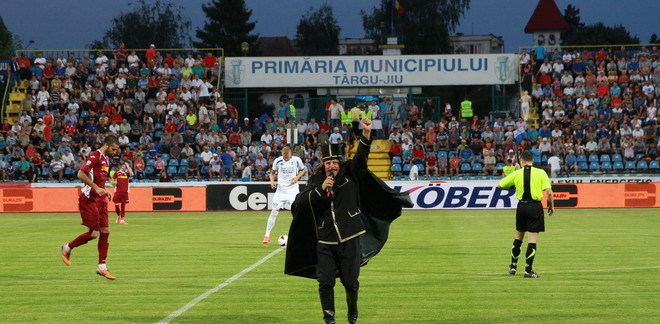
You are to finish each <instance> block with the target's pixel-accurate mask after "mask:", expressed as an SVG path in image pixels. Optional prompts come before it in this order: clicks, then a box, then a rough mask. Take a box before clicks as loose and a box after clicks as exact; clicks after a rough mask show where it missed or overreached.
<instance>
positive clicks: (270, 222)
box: [266, 209, 279, 236]
mask: <svg viewBox="0 0 660 324" xmlns="http://www.w3.org/2000/svg"><path fill="white" fill-rule="evenodd" d="M278 213H279V211H278V210H277V209H273V210H272V211H271V212H270V216H268V223H267V224H266V236H270V231H272V230H273V227H275V220H277V214H278Z"/></svg>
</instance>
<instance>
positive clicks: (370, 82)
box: [225, 53, 518, 88]
mask: <svg viewBox="0 0 660 324" xmlns="http://www.w3.org/2000/svg"><path fill="white" fill-rule="evenodd" d="M225 73H226V77H225V87H228V88H254V87H266V88H270V87H278V88H282V87H366V86H371V87H387V86H436V85H480V84H513V83H514V82H515V81H516V80H517V78H518V59H517V57H516V55H515V54H505V53H502V54H469V55H398V56H311V57H303V56H291V57H227V58H225Z"/></svg>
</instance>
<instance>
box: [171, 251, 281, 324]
mask: <svg viewBox="0 0 660 324" xmlns="http://www.w3.org/2000/svg"><path fill="white" fill-rule="evenodd" d="M282 250H284V247H281V248H279V249H277V250H275V251H273V252H271V253H270V254H268V255H267V256H265V257H263V259H261V260H259V261H257V262H256V263H255V264H253V265H251V266H249V267H247V268H245V269H243V271H241V272H239V273H237V274H235V275H234V276H233V277H231V278H229V279H227V280H225V282H223V283H221V284H219V285H217V286H215V287H213V288H211V289H209V290H208V291H207V292H205V293H203V294H201V295H199V296H198V297H197V298H195V299H193V300H191V301H190V302H189V303H187V304H185V305H184V306H183V307H181V308H179V309H178V310H176V311H175V312H173V313H172V314H170V315H168V316H167V317H165V318H164V319H163V320H161V321H160V322H158V324H166V323H169V322H171V321H173V320H174V319H176V318H177V317H179V316H181V314H183V313H185V312H186V311H187V310H189V309H191V308H192V307H194V306H195V305H197V304H198V303H199V302H201V301H202V300H204V299H206V297H208V296H211V295H213V294H215V293H216V292H218V291H219V290H220V289H222V288H224V287H227V286H228V285H229V284H230V283H232V282H234V281H236V280H237V279H238V278H240V277H242V276H243V275H245V274H247V273H248V272H250V271H252V270H254V268H256V267H258V266H260V265H261V264H263V263H264V262H266V261H268V259H270V258H271V257H273V256H274V255H275V254H278V253H280V251H282Z"/></svg>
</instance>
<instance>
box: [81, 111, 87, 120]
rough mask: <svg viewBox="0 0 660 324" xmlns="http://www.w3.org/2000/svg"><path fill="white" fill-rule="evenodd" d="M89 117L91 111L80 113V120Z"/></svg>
mask: <svg viewBox="0 0 660 324" xmlns="http://www.w3.org/2000/svg"><path fill="white" fill-rule="evenodd" d="M87 117H89V111H87V110H83V111H81V112H80V118H87Z"/></svg>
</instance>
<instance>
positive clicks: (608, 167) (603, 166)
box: [600, 161, 612, 170]
mask: <svg viewBox="0 0 660 324" xmlns="http://www.w3.org/2000/svg"><path fill="white" fill-rule="evenodd" d="M600 168H601V169H602V170H612V162H609V161H605V162H602V163H601V164H600Z"/></svg>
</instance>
